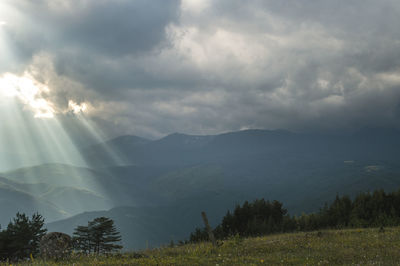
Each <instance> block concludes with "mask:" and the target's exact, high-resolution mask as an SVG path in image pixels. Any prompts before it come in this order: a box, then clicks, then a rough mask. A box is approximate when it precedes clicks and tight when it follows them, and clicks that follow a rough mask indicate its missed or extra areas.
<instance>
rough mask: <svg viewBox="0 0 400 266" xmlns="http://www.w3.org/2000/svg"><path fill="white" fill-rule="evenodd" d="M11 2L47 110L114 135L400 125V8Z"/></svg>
mask: <svg viewBox="0 0 400 266" xmlns="http://www.w3.org/2000/svg"><path fill="white" fill-rule="evenodd" d="M8 2H9V5H11V6H13V7H14V8H15V9H16V10H18V11H19V13H20V16H16V19H15V23H14V25H11V26H10V27H8V28H7V33H8V36H9V39H8V42H10V43H13V44H14V45H13V47H14V52H15V53H16V54H17V55H18V56H19V58H20V60H21V62H25V63H27V64H30V66H29V68H30V69H34V70H35V73H36V77H37V78H38V79H42V80H43V82H47V83H49V84H50V85H51V87H52V88H53V92H54V93H53V95H49V97H50V99H51V100H52V102H56V103H58V104H60V105H63V106H64V107H65V106H66V105H67V103H68V100H69V99H73V100H74V101H76V102H83V101H87V102H90V103H91V105H92V109H91V111H92V112H91V115H92V117H93V119H95V120H96V121H97V122H98V123H99V124H101V125H102V127H103V128H104V129H106V130H108V131H109V132H111V134H114V135H118V134H123V133H134V134H139V135H152V136H160V135H163V134H167V133H170V132H173V131H181V132H188V133H198V134H206V133H217V132H221V131H229V130H238V129H241V128H255V127H256V128H287V129H292V130H321V129H328V130H332V129H334V130H345V129H355V128H357V127H363V126H394V127H399V124H400V115H399V113H400V112H399V110H400V108H399V106H400V53H399V52H398V51H400V31H398V29H397V27H398V25H399V24H400V4H399V3H398V1H391V0H383V1H372V0H367V1H361V0H350V1H308V0H307V1H306V0H287V1H273V0H263V1H262V0H249V1H246V4H243V1H237V0H218V1H210V0H203V1H197V0H196V1H195V0H192V1H189V0H183V1H181V2H179V1H172V0H168V1H165V0H163V1H162V0H158V1H144V0H136V1H123V0H118V1H106V0H96V1H95V0H86V1H80V2H76V1H67V0H57V1H45V0H37V1H24V0H18V1H8ZM24 60H25V61H24ZM44 69H46V71H43V70H44Z"/></svg>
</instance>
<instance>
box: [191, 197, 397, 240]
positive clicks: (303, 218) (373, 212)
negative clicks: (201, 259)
mask: <svg viewBox="0 0 400 266" xmlns="http://www.w3.org/2000/svg"><path fill="white" fill-rule="evenodd" d="M399 225H400V190H398V191H396V192H391V193H385V192H384V191H383V190H376V191H375V192H373V193H361V194H359V195H358V196H356V197H355V198H354V199H353V200H352V199H350V197H348V196H342V197H339V196H336V199H335V200H334V201H333V202H332V203H331V204H330V205H328V204H325V206H324V207H323V208H321V209H320V210H319V211H318V212H317V213H311V214H302V215H300V216H290V215H288V214H287V210H286V209H284V208H283V206H282V203H280V202H278V201H273V202H269V201H265V200H264V199H261V200H255V201H254V202H251V203H249V202H247V201H246V202H245V203H244V204H243V205H241V206H240V205H238V206H236V208H235V209H234V211H233V212H230V211H228V212H227V214H226V215H225V216H224V217H223V219H222V222H221V224H219V225H218V226H217V227H216V228H215V229H214V230H213V233H214V235H215V237H216V238H217V239H225V238H227V237H230V236H234V235H236V234H237V235H239V236H241V237H247V236H262V235H267V234H271V233H282V232H294V231H312V230H320V229H340V228H367V227H383V226H399ZM207 239H208V234H207V232H206V229H205V228H204V229H200V228H197V229H196V230H195V232H193V233H192V234H191V235H190V240H189V241H190V242H199V241H205V240H207Z"/></svg>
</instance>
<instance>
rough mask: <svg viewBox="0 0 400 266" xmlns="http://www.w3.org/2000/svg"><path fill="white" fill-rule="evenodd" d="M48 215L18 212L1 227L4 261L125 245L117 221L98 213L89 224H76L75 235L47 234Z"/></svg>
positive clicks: (109, 249) (98, 251)
mask: <svg viewBox="0 0 400 266" xmlns="http://www.w3.org/2000/svg"><path fill="white" fill-rule="evenodd" d="M46 232H47V229H45V228H44V218H43V217H42V216H41V215H40V214H38V213H36V214H34V215H32V217H31V218H29V217H28V216H27V215H25V214H23V213H22V214H21V213H17V215H16V217H15V218H14V219H13V221H12V222H10V223H9V224H8V226H7V228H6V229H5V230H2V231H0V261H7V262H21V261H24V260H28V259H30V260H34V258H37V257H42V258H50V259H51V258H54V259H60V258H62V259H65V258H69V257H71V255H72V253H74V254H75V255H92V254H95V255H100V254H110V253H112V252H115V251H119V250H120V249H122V246H121V245H119V244H118V242H119V241H120V240H121V236H120V233H119V232H118V231H117V229H116V227H115V225H114V221H113V220H112V219H109V218H107V217H98V218H95V219H94V220H92V221H89V222H88V225H87V226H78V227H77V228H75V231H74V236H73V237H72V238H71V237H70V236H68V235H66V234H63V233H50V234H48V235H46ZM57 236H58V237H57Z"/></svg>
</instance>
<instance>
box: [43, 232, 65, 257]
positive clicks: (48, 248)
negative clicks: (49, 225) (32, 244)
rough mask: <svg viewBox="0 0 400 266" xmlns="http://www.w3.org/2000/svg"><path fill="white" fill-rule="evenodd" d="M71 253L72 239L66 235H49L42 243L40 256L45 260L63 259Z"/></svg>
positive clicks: (57, 233) (54, 233)
mask: <svg viewBox="0 0 400 266" xmlns="http://www.w3.org/2000/svg"><path fill="white" fill-rule="evenodd" d="M71 251H72V239H71V237H70V236H69V235H67V234H64V233H59V232H52V233H48V234H46V235H45V236H43V237H42V240H41V241H40V254H41V255H42V256H43V257H44V258H49V259H63V258H66V257H68V256H69V255H70V254H71Z"/></svg>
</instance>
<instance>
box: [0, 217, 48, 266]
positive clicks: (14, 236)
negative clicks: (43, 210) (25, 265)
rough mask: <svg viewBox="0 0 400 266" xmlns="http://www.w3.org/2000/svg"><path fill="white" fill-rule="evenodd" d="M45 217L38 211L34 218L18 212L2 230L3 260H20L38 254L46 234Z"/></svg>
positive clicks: (0, 235) (1, 247)
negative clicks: (41, 241)
mask: <svg viewBox="0 0 400 266" xmlns="http://www.w3.org/2000/svg"><path fill="white" fill-rule="evenodd" d="M43 225H44V219H43V217H42V216H41V215H40V214H38V213H36V214H33V215H32V218H31V219H29V217H28V216H27V215H25V214H23V213H22V214H21V213H17V214H16V218H14V219H13V221H12V222H10V223H9V224H8V226H7V229H6V230H4V231H2V232H0V258H1V259H2V260H7V259H8V260H19V259H24V258H29V257H30V256H31V255H32V256H36V255H37V254H38V253H39V243H40V240H41V238H42V237H43V236H44V235H45V234H46V231H47V229H44V228H43Z"/></svg>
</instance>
